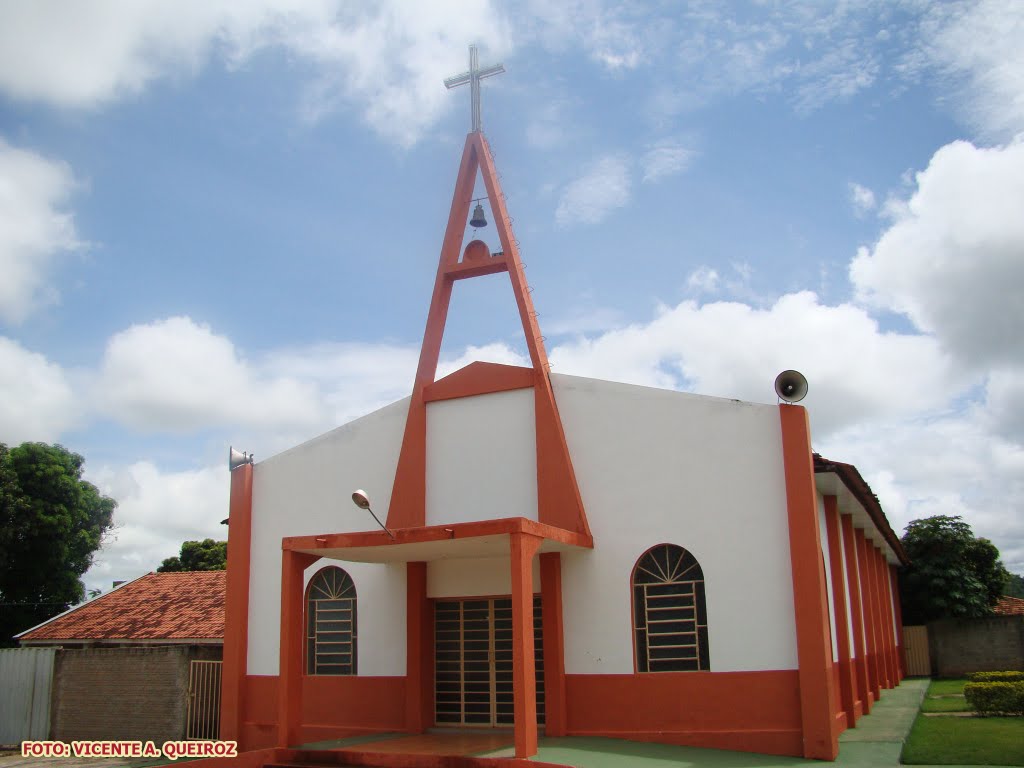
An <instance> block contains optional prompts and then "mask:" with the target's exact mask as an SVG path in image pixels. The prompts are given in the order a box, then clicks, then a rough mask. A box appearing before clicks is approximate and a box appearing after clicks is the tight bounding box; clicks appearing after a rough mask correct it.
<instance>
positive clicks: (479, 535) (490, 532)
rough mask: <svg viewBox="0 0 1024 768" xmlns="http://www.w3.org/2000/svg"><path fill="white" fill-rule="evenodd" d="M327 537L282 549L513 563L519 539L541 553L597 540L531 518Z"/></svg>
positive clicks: (343, 556)
mask: <svg viewBox="0 0 1024 768" xmlns="http://www.w3.org/2000/svg"><path fill="white" fill-rule="evenodd" d="M391 533H392V534H394V539H392V538H391V537H390V536H388V534H387V533H386V532H385V531H359V532H357V533H326V534H321V535H318V536H288V537H286V538H284V539H282V540H281V548H282V549H284V550H286V551H291V552H299V553H302V554H305V555H312V556H314V557H328V558H331V559H334V560H348V561H352V562H360V563H409V562H429V561H431V560H441V559H445V558H468V557H502V556H504V557H508V556H510V554H511V541H512V537H513V535H514V534H527V535H529V536H536V537H537V538H539V539H541V543H540V548H539V550H538V551H539V552H568V551H570V550H573V549H593V548H594V539H593V537H592V536H589V535H587V534H582V533H576V532H575V531H567V530H565V529H564V528H557V527H555V526H553V525H547V524H545V523H538V522H537V521H536V520H529V519H527V518H525V517H506V518H501V519H499V520H480V521H475V522H470V523H451V524H449V525H428V526H423V527H419V528H397V529H395V530H392V531H391Z"/></svg>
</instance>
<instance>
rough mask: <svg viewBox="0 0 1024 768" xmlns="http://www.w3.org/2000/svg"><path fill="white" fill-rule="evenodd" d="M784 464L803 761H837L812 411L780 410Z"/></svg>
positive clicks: (783, 407) (791, 407)
mask: <svg viewBox="0 0 1024 768" xmlns="http://www.w3.org/2000/svg"><path fill="white" fill-rule="evenodd" d="M779 418H780V420H781V423H782V458H783V465H784V467H785V475H786V506H787V508H788V518H789V550H790V560H791V565H792V570H793V603H794V612H795V614H796V650H797V660H798V663H799V665H800V670H799V679H800V710H801V721H802V723H801V724H802V733H803V756H804V757H809V758H816V759H818V760H835V759H836V755H838V754H839V734H838V732H837V730H836V728H835V719H836V703H835V699H834V693H833V688H834V682H833V680H832V639H831V635H832V632H831V626H830V624H829V617H828V597H827V596H828V592H827V590H826V588H825V563H824V558H823V557H822V554H821V532H820V529H819V525H818V497H817V490H816V488H815V485H814V464H813V460H812V457H811V434H810V426H809V424H808V421H807V411H806V410H805V409H804V408H802V407H801V406H799V405H780V406H779Z"/></svg>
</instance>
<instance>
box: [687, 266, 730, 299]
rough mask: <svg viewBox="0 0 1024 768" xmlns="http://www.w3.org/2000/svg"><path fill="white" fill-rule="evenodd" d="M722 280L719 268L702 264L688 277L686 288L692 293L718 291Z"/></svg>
mask: <svg viewBox="0 0 1024 768" xmlns="http://www.w3.org/2000/svg"><path fill="white" fill-rule="evenodd" d="M720 282H721V278H720V277H719V276H718V270H717V269H713V268H712V267H709V266H707V265H702V266H699V267H697V269H695V270H693V272H691V273H690V274H689V276H688V277H687V278H686V288H687V289H688V290H689V291H690V292H692V293H717V292H718V286H719V283H720Z"/></svg>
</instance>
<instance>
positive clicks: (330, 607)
mask: <svg viewBox="0 0 1024 768" xmlns="http://www.w3.org/2000/svg"><path fill="white" fill-rule="evenodd" d="M356 645H357V643H356V585H355V584H354V583H352V577H351V576H349V575H348V574H347V573H346V572H345V571H343V570H342V569H341V568H336V567H334V566H330V567H328V568H324V569H323V570H321V571H318V572H317V574H316V576H314V577H313V579H312V580H311V581H310V582H309V590H308V591H307V592H306V674H308V675H354V674H356Z"/></svg>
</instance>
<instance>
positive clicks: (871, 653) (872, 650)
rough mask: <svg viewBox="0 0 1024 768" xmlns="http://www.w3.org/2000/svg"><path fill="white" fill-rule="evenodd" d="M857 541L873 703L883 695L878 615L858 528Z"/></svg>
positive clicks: (856, 532) (864, 546)
mask: <svg viewBox="0 0 1024 768" xmlns="http://www.w3.org/2000/svg"><path fill="white" fill-rule="evenodd" d="M854 536H855V538H856V540H857V562H858V565H859V567H860V583H861V594H862V595H863V598H864V632H865V637H866V639H867V657H866V658H867V663H868V690H869V691H870V693H871V696H872V701H873V702H874V701H878V699H879V697H880V695H881V674H880V670H879V668H878V667H879V665H878V660H879V656H878V642H879V641H878V614H877V612H876V610H875V609H876V602H877V601H876V600H875V595H874V585H873V583H872V579H871V569H870V567H869V566H868V543H867V539H866V538H865V537H864V531H863V529H861V528H858V529H857V530H856V531H855V532H854Z"/></svg>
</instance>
